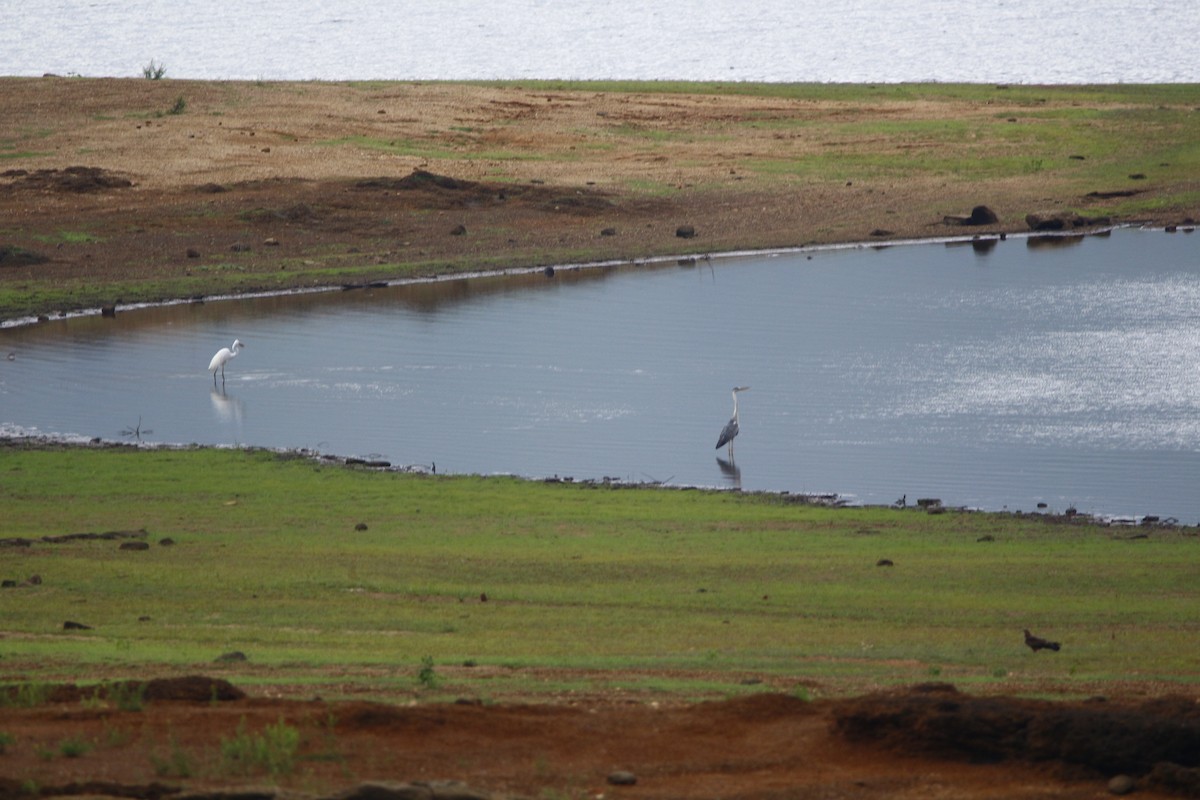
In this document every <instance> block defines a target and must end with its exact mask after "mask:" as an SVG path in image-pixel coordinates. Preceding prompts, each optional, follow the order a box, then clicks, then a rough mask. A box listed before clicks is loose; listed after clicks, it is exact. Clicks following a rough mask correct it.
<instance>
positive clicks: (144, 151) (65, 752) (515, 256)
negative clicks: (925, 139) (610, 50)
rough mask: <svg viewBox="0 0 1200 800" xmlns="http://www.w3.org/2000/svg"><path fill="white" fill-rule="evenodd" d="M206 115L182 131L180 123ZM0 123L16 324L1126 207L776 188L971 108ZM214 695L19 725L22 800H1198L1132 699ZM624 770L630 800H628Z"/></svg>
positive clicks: (32, 715) (34, 717)
mask: <svg viewBox="0 0 1200 800" xmlns="http://www.w3.org/2000/svg"><path fill="white" fill-rule="evenodd" d="M180 98H182V99H183V100H184V101H185V108H183V109H180V110H181V111H182V113H170V111H171V110H172V109H176V107H177V103H178V101H179V99H180ZM0 108H2V109H3V113H0V146H2V147H0V156H2V157H3V159H4V160H3V161H0V167H3V169H0V256H2V257H0V293H2V292H4V291H6V290H20V289H21V288H22V287H28V286H35V289H36V292H35V294H37V296H36V297H35V298H34V300H33V302H32V305H31V306H30V307H29V308H25V309H14V308H8V309H6V311H5V314H12V313H20V312H21V311H22V310H23V311H25V312H28V311H31V310H32V311H35V312H38V313H53V311H55V310H65V309H69V308H72V307H76V306H77V305H78V304H81V303H82V304H85V305H86V304H88V303H92V302H98V303H102V302H108V303H112V302H119V301H121V300H122V299H123V297H122V294H123V293H128V292H135V293H136V295H137V299H140V300H146V299H154V298H155V297H158V298H163V299H165V298H169V297H172V296H177V295H178V294H179V292H180V291H181V290H182V291H184V292H196V293H207V292H211V291H214V290H221V289H230V288H233V289H237V290H253V289H280V288H287V287H301V286H310V285H313V284H329V283H337V282H339V281H340V280H343V279H344V280H349V281H353V282H360V281H369V280H376V279H378V280H388V279H393V278H396V277H403V276H405V275H413V274H418V275H419V274H430V273H437V272H444V271H449V270H454V269H465V268H504V267H528V266H540V265H547V264H561V263H564V262H570V261H575V260H597V259H639V258H645V257H648V256H654V255H679V254H689V253H691V254H703V253H706V252H719V251H729V250H739V249H762V248H775V247H791V246H798V245H805V244H813V243H833V242H852V241H891V240H895V239H899V238H919V237H929V236H943V235H950V234H962V233H963V231H962V230H959V229H951V228H948V227H947V226H946V224H945V223H944V222H943V219H942V218H943V216H944V215H948V214H966V213H969V212H970V210H971V208H972V207H973V206H975V205H977V204H986V205H988V206H989V207H990V208H992V209H993V210H994V211H996V213H997V214H998V216H999V221H998V222H997V223H995V224H991V225H985V226H980V227H979V228H976V229H972V230H971V233H973V234H997V233H1000V232H1005V231H1023V230H1026V229H1027V226H1026V223H1025V221H1024V216H1025V214H1027V213H1029V212H1031V211H1033V210H1046V211H1050V212H1053V211H1056V210H1059V209H1062V208H1078V207H1087V208H1089V209H1091V210H1094V211H1095V213H1097V214H1104V213H1106V211H1107V208H1106V205H1105V204H1106V202H1107V201H1106V200H1105V199H1104V198H1103V197H1101V198H1091V199H1088V198H1087V197H1086V192H1082V191H1081V189H1080V187H1077V186H1065V185H1058V184H1054V183H1052V182H1048V181H1047V179H1046V178H1045V177H1044V176H1038V175H1030V176H1023V177H1015V178H1010V179H1004V180H997V181H994V182H991V183H989V184H988V185H986V186H980V185H978V184H976V183H972V182H970V181H965V180H959V179H956V178H955V177H954V176H952V175H940V176H933V177H927V178H922V179H917V180H910V181H906V182H905V183H904V184H903V185H895V184H893V183H889V182H888V181H886V180H878V179H861V180H860V179H854V180H847V179H845V178H838V179H837V180H833V179H821V180H814V181H811V182H805V181H803V180H800V179H798V178H796V177H795V176H794V175H793V176H790V177H788V176H785V177H777V176H773V175H772V174H771V172H770V170H765V171H764V170H761V169H756V168H755V165H758V164H763V163H773V164H780V163H784V162H787V161H788V160H797V161H802V160H803V159H804V158H805V157H806V156H808V155H812V154H816V153H820V152H821V151H822V148H830V147H838V148H842V149H843V150H846V149H849V150H850V151H854V152H861V153H864V154H869V153H871V152H874V151H875V150H877V149H878V148H879V147H880V144H879V142H878V141H875V140H873V139H871V137H869V136H864V138H863V139H862V140H861V141H857V140H855V141H840V142H836V143H831V142H822V141H819V140H817V141H814V140H810V139H806V138H805V137H804V136H803V135H801V134H800V133H798V132H797V129H796V128H795V127H788V126H782V127H781V126H778V125H773V124H772V123H773V122H774V121H779V120H794V119H795V118H796V117H797V116H804V115H808V116H810V117H811V118H813V119H819V118H828V117H830V116H839V115H840V116H844V117H846V118H855V117H856V116H862V115H864V114H868V115H871V116H873V117H878V116H879V115H884V116H887V117H888V118H891V119H894V120H904V119H909V120H914V119H927V118H929V116H930V115H935V116H936V115H945V116H946V117H947V118H949V117H958V118H963V117H971V116H975V115H978V116H983V115H986V116H989V117H993V116H995V115H996V114H997V113H998V109H997V108H995V107H985V108H976V107H972V106H970V105H968V104H960V105H955V104H952V103H951V104H944V105H939V106H936V107H934V106H930V105H927V104H921V103H910V104H905V105H897V106H894V107H881V108H875V109H870V110H866V111H864V109H861V108H852V107H843V106H840V105H838V104H820V103H810V104H798V103H796V102H794V101H787V100H780V99H771V98H762V97H743V96H735V95H725V96H720V97H710V96H685V95H654V94H615V93H612V94H610V93H593V92H556V91H534V90H524V89H520V88H516V87H510V88H503V89H501V88H489V87H470V86H458V85H448V84H424V85H422V84H380V85H376V86H372V85H362V86H348V85H330V84H318V83H313V84H308V83H296V84H262V85H259V84H254V83H194V82H188V81H140V80H82V79H62V78H45V79H0ZM748 122H756V123H762V124H761V125H749V124H747V123H748ZM906 146H920V145H919V143H917V144H913V143H909V144H908V145H906ZM966 146H969V144H968V143H964V147H966ZM1086 188H1087V189H1094V190H1098V191H1104V190H1109V189H1114V188H1120V187H1111V186H1095V187H1086ZM1151 193H1152V192H1151ZM1187 211H1188V210H1186V209H1184V210H1180V209H1170V210H1165V211H1163V212H1162V213H1161V215H1160V216H1159V217H1157V218H1151V221H1156V222H1159V223H1163V224H1165V223H1170V222H1175V221H1178V220H1179V218H1180V217H1181V216H1183V215H1184V212H1187ZM1192 213H1193V214H1194V213H1195V212H1194V210H1192ZM681 226H691V227H692V228H693V230H694V234H695V235H694V236H691V237H681V236H680V235H679V233H680V231H679V229H680V227H681ZM343 271H344V272H343ZM343 276H347V277H343ZM113 287H115V288H113ZM60 292H61V293H60ZM5 314H0V316H5ZM10 667H11V665H10ZM5 671H6V673H7V677H6V680H19V675H18V674H17V673H14V672H12V670H11V668H9V669H6V670H5ZM102 677H104V676H103V675H90V676H89V675H80V676H78V677H77V678H76V680H79V681H80V682H84V681H87V680H94V679H98V678H102ZM197 680H198V681H199V689H198V690H197V689H196V685H195V682H194V681H193V682H188V681H182V682H179V683H178V684H177V685H174V688H170V687H168V688H161V687H160V689H159V690H156V692H151V693H149V695H148V696H149V697H150V698H151V699H149V700H148V701H147V703H146V705H145V706H144V708H142V709H141V710H136V711H133V710H130V711H124V710H118V709H117V708H116V707H115V706H114V704H113V703H112V702H109V701H105V700H88V699H86V698H82V697H81V696H80V695H79V694H78V693H74V694H72V692H71V691H70V689H69V688H64V689H63V690H62V693H60V694H59V695H57V696H56V697H55V698H52V699H51V700H50V701H48V702H45V703H40V704H37V705H34V706H33V707H29V708H24V707H19V706H16V705H10V706H2V707H0V742H3V745H2V746H0V800H3V798H9V797H14V798H15V797H27V796H31V795H39V794H40V795H42V796H51V795H86V796H123V797H145V798H155V799H157V798H160V797H173V796H176V795H179V794H187V793H197V792H203V791H205V790H207V789H210V788H211V789H214V790H216V789H220V790H230V789H232V788H237V787H241V788H243V789H244V788H246V787H255V786H280V787H284V788H286V789H287V790H289V791H293V792H301V793H307V794H312V795H319V796H328V795H331V794H336V793H337V792H339V791H341V790H344V789H346V788H348V787H352V786H354V785H356V784H358V783H360V782H362V781H368V780H386V781H397V782H402V783H403V782H410V781H436V780H441V779H447V780H456V781H462V782H464V783H465V784H466V785H468V786H470V787H472V788H473V789H475V790H477V791H478V792H480V793H493V794H496V795H512V796H522V797H591V798H598V797H630V798H675V797H680V798H682V797H713V798H715V797H726V798H764V799H765V798H782V797H789V798H790V797H797V798H804V797H813V798H818V797H819V798H850V797H855V798H857V797H865V798H885V797H886V798H917V797H920V798H938V797H945V798H1012V797H1048V798H1050V797H1052V798H1094V797H1100V796H1106V794H1107V791H1106V788H1105V786H1106V782H1107V781H1108V779H1109V778H1110V777H1112V776H1113V775H1115V774H1118V773H1129V774H1131V775H1135V776H1136V777H1137V778H1138V780H1139V789H1138V791H1139V796H1145V797H1160V796H1179V795H1180V794H1187V793H1189V792H1191V793H1192V796H1200V789H1198V788H1197V785H1198V781H1197V778H1196V776H1195V774H1194V772H1195V768H1196V766H1197V758H1198V754H1200V743H1198V737H1197V725H1198V724H1200V723H1198V722H1197V705H1196V701H1195V700H1196V699H1195V698H1187V699H1175V700H1171V699H1164V698H1163V697H1161V694H1162V691H1161V687H1150V686H1142V685H1139V684H1137V683H1136V682H1133V683H1127V684H1123V688H1122V689H1121V690H1120V695H1121V696H1114V697H1110V698H1108V699H1107V700H1104V701H1101V700H1093V701H1091V702H1066V701H1062V702H1057V703H1053V704H1041V705H1039V704H1036V703H1032V701H1020V700H1015V699H1011V698H1007V699H1006V698H1002V697H1001V698H990V699H989V698H975V699H973V698H970V697H967V696H965V695H961V696H960V695H956V694H954V693H952V692H947V691H945V690H929V689H925V690H912V691H907V692H898V693H895V694H893V695H873V694H867V695H864V696H861V697H858V698H855V699H845V700H827V699H823V700H818V701H814V702H802V701H801V700H799V699H797V698H795V697H794V696H788V695H784V694H766V695H762V696H757V697H752V698H748V699H738V700H730V701H714V702H708V703H699V704H691V705H683V704H678V703H672V702H665V701H656V700H655V699H654V698H647V697H637V698H628V697H622V696H619V695H598V696H595V697H586V698H579V697H574V698H562V697H557V698H548V697H538V698H501V699H500V702H499V703H497V704H494V705H492V704H488V705H484V704H480V703H478V702H475V701H470V700H468V701H465V702H463V703H449V704H447V703H438V704H428V703H422V704H415V705H409V704H408V701H407V700H405V699H403V698H400V699H398V700H397V701H396V702H388V703H369V702H356V701H337V702H334V701H329V702H326V701H323V700H320V699H315V698H303V697H297V696H294V695H286V696H284V697H277V696H268V694H269V693H267V692H264V691H261V690H260V691H258V692H257V693H255V692H250V694H251V696H250V697H241V698H240V699H227V700H221V701H218V702H214V701H213V700H212V696H213V695H212V689H211V681H209V679H197ZM231 689H232V687H231ZM235 695H240V693H238V692H236V691H231V692H230V697H233V696H235ZM243 721H244V722H245V725H246V730H248V731H261V730H263V728H264V727H265V726H267V725H273V724H277V723H279V722H280V721H283V722H285V723H286V724H288V725H290V726H294V727H296V728H297V729H298V730H299V731H300V733H301V747H300V759H299V761H298V762H297V763H296V765H295V767H294V769H293V770H291V771H290V772H287V773H286V774H281V775H270V774H264V773H262V772H254V771H251V774H248V775H243V774H241V773H240V771H239V770H237V769H236V768H235V767H234V766H231V765H230V764H228V763H223V762H222V760H221V752H220V750H221V747H220V742H221V740H222V739H232V738H234V737H235V736H236V733H237V729H238V726H239V725H240V724H242V722H243ZM1189 748H1190V749H1189ZM1171 764H1181V765H1182V767H1171V766H1169V765H1171ZM1163 765H1168V766H1163ZM621 771H624V772H628V773H631V774H632V776H634V777H635V778H636V783H635V784H634V785H614V784H611V783H610V782H609V778H610V776H612V775H613V774H614V773H616V772H621ZM439 787H440V788H439V789H438V791H439V792H440V793H441V796H455V791H458V790H452V789H451V788H448V787H445V786H441V785H439ZM269 793H270V792H265V793H264V794H261V795H253V794H250V795H243V796H267V795H269ZM459 794H460V795H463V793H462V792H459ZM413 796H419V795H413Z"/></svg>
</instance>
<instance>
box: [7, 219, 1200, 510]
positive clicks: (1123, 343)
mask: <svg viewBox="0 0 1200 800" xmlns="http://www.w3.org/2000/svg"><path fill="white" fill-rule="evenodd" d="M1059 241H1060V242H1061V240H1059ZM1198 243H1200V239H1198V238H1196V235H1194V234H1191V235H1189V234H1185V233H1179V234H1166V233H1162V232H1149V231H1132V230H1123V231H1117V232H1115V233H1113V234H1112V235H1111V236H1102V237H1087V238H1079V239H1071V240H1067V242H1066V243H1058V244H1047V243H1046V242H1045V241H1044V240H1037V239H1030V240H1026V239H1022V238H1011V239H1009V240H1007V241H1003V242H997V243H993V244H994V246H992V247H990V248H989V247H984V246H975V247H973V246H971V245H970V244H969V243H951V244H922V245H905V246H894V247H888V248H882V249H871V248H847V249H840V250H821V251H814V252H801V253H789V254H782V255H777V256H775V257H754V258H728V259H725V258H721V259H714V260H713V261H712V262H711V263H709V262H706V261H704V260H700V261H699V262H698V263H697V264H695V265H686V266H685V265H679V264H675V263H673V262H672V263H669V264H660V265H642V266H622V267H619V268H618V267H612V268H596V269H590V270H578V271H575V270H565V269H560V270H558V272H557V274H556V275H555V276H554V277H552V278H548V277H546V276H544V275H542V274H541V273H533V274H530V275H524V276H520V277H508V278H475V279H461V280H453V281H446V282H441V283H429V284H416V285H410V286H399V287H391V288H386V289H372V290H369V291H362V290H357V291H350V292H340V291H339V292H330V293H323V294H313V295H303V296H293V297H272V298H260V299H254V300H242V301H210V302H208V303H205V304H190V305H181V306H174V307H166V308H155V309H145V310H140V311H122V312H121V313H119V314H118V315H117V317H116V318H115V319H106V318H101V317H98V316H93V317H83V318H75V319H69V320H55V321H52V322H50V323H45V324H41V325H36V326H29V327H20V328H8V329H4V330H0V350H2V352H3V353H4V354H5V355H6V356H8V358H7V359H5V360H0V423H4V424H5V426H6V427H7V428H8V430H9V431H10V432H11V431H13V430H19V431H24V432H31V431H34V432H42V433H51V432H53V433H60V434H76V435H82V436H88V437H90V436H100V437H104V438H109V439H121V438H122V437H123V436H125V438H129V439H133V438H135V437H133V436H131V435H127V434H125V433H123V432H126V431H130V430H133V429H137V428H139V426H140V429H141V432H142V438H143V439H145V440H147V441H150V442H177V443H189V442H199V443H210V444H224V445H238V444H241V445H264V446H279V447H307V448H311V449H315V450H319V451H322V452H329V453H337V454H342V455H358V456H365V457H378V458H384V459H387V460H390V461H392V462H394V463H396V464H404V465H425V466H432V465H434V464H436V465H437V468H438V471H439V472H477V473H496V472H508V473H516V474H521V475H527V476H533V477H540V476H551V475H560V476H572V477H575V478H602V477H605V476H609V477H615V478H619V479H622V480H632V481H644V480H661V481H669V482H671V483H677V484H694V485H706V486H725V487H731V486H741V487H742V488H744V489H769V490H781V491H793V492H836V493H839V494H843V495H846V496H848V497H849V498H850V499H851V500H854V501H857V502H864V503H888V502H891V501H893V500H896V499H897V498H899V497H900V496H901V495H907V497H908V499H909V501H910V502H912V501H913V500H915V499H916V498H917V497H921V496H932V497H939V498H941V499H942V500H944V501H945V502H947V503H952V504H955V505H971V506H978V507H983V508H992V509H999V508H1009V509H1023V510H1034V508H1035V506H1036V504H1037V503H1038V502H1044V503H1046V504H1047V506H1048V508H1049V509H1050V510H1058V511H1061V510H1064V509H1065V508H1067V507H1068V506H1074V507H1076V508H1078V509H1079V510H1080V511H1086V512H1092V513H1099V514H1117V515H1137V514H1144V513H1153V514H1158V515H1161V516H1175V517H1178V518H1179V519H1180V520H1181V521H1184V522H1187V523H1189V524H1195V523H1196V522H1197V521H1200V493H1198V492H1197V491H1196V487H1197V485H1198V484H1200V382H1198V380H1197V376H1198V375H1200V325H1198V324H1197V323H1198V321H1200V320H1198V318H1200V258H1198V257H1197V252H1198V251H1197V244H1198ZM235 337H237V338H239V339H241V340H242V341H244V342H246V343H247V347H246V349H245V350H244V351H243V352H242V354H241V355H239V356H238V357H237V358H236V359H234V360H233V361H232V362H230V364H229V367H228V370H227V380H226V382H225V384H224V387H223V388H222V387H221V386H220V385H219V384H218V385H217V386H214V383H213V378H212V376H211V375H209V374H208V373H207V372H205V367H206V366H207V364H208V362H209V359H210V358H211V356H212V355H213V353H215V352H216V351H217V349H218V348H220V347H222V346H226V345H228V344H229V343H230V342H232V340H233V339H234V338H235ZM734 385H749V386H750V387H751V389H750V390H749V391H747V392H745V393H744V394H742V395H741V407H740V416H741V427H742V433H741V435H740V436H739V437H738V439H736V440H735V451H734V453H733V458H732V459H731V458H730V457H729V454H728V453H727V452H726V451H725V450H719V451H718V450H716V449H714V445H715V444H716V440H717V435H718V433H719V432H720V430H721V427H722V426H723V425H724V423H725V422H726V420H727V419H728V417H729V415H730V412H731V411H732V399H731V397H730V388H731V387H732V386H734ZM148 431H152V432H148Z"/></svg>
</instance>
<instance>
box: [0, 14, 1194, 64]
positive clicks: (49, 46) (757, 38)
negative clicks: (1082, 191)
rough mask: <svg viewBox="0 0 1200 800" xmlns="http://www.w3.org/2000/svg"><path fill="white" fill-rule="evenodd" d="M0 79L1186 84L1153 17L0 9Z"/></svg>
mask: <svg viewBox="0 0 1200 800" xmlns="http://www.w3.org/2000/svg"><path fill="white" fill-rule="evenodd" d="M0 23H2V24H0V75H18V76H36V75H42V74H44V73H55V74H60V75H68V74H78V75H84V76H114V77H135V76H140V75H141V71H142V68H143V67H144V66H146V65H148V64H149V63H150V62H151V60H154V61H155V62H157V63H159V64H164V65H165V66H166V68H167V73H166V75H167V77H168V78H196V79H247V80H255V79H264V80H309V79H318V80H350V79H399V80H434V79H439V80H465V79H497V78H505V79H534V78H548V79H662V80H693V81H772V82H905V81H940V82H972V83H977V82H1005V83H1069V84H1080V83H1182V82H1200V47H1197V46H1196V42H1197V41H1200V14H1197V13H1196V11H1195V9H1194V8H1192V7H1191V6H1190V4H1188V3H1178V2H1165V1H1163V0H1090V1H1089V2H1087V3H1078V2H1066V3H1046V2H1044V0H953V2H951V0H844V1H843V2H838V3H829V2H813V1H812V0H799V2H797V0H756V1H752V2H742V0H687V1H686V2H685V0H658V1H657V2H654V3H646V2H644V0H606V1H605V2H602V3H601V2H592V1H590V0H506V2H482V1H481V0H439V2H433V3H431V2H396V3H379V2H374V1H372V2H367V1H366V0H339V1H336V2H328V1H327V0H260V2H255V3H226V2H223V1H221V0H192V1H191V2H188V3H171V2H164V0H42V2H38V3H27V2H18V0H0Z"/></svg>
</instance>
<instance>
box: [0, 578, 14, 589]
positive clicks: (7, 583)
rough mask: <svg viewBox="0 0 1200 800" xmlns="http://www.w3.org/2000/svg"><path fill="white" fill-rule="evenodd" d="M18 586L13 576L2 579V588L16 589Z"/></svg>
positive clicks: (0, 582)
mask: <svg viewBox="0 0 1200 800" xmlns="http://www.w3.org/2000/svg"><path fill="white" fill-rule="evenodd" d="M16 586H17V582H16V581H14V580H13V579H12V578H5V579H4V580H2V581H0V589H15V588H16Z"/></svg>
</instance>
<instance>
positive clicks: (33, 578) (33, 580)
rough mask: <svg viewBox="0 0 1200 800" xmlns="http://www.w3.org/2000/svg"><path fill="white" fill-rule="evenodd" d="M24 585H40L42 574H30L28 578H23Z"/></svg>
mask: <svg viewBox="0 0 1200 800" xmlns="http://www.w3.org/2000/svg"><path fill="white" fill-rule="evenodd" d="M25 585H26V586H41V585H42V576H41V575H30V576H29V577H28V578H26V579H25Z"/></svg>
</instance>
